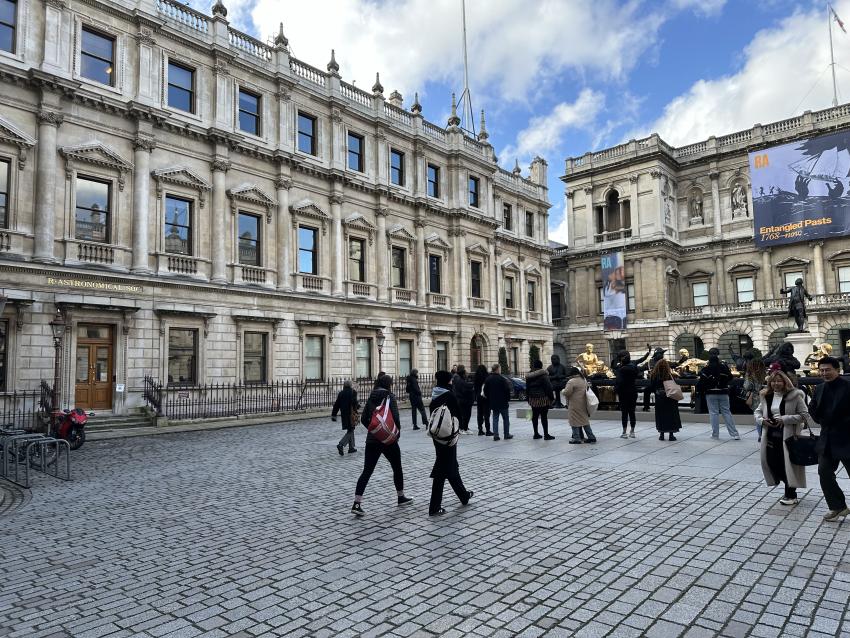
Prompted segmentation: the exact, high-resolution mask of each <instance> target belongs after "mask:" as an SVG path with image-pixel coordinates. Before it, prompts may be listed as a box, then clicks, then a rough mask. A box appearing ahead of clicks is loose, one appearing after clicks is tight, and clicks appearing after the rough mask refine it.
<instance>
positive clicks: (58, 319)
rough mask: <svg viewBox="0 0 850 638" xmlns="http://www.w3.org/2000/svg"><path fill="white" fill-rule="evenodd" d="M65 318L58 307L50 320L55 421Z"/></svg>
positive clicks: (59, 391) (54, 417) (59, 392)
mask: <svg viewBox="0 0 850 638" xmlns="http://www.w3.org/2000/svg"><path fill="white" fill-rule="evenodd" d="M65 327H66V326H65V319H64V317H63V316H62V311H61V310H59V309H58V308H57V309H56V315H55V316H54V317H53V321H51V322H50V330H51V331H52V332H53V349H54V355H53V412H52V414H51V418H52V420H53V421H54V422H55V420H56V415H57V413H58V412H59V398H60V396H61V388H60V386H59V377H60V373H59V363H60V361H61V358H62V337H63V336H64V335H65Z"/></svg>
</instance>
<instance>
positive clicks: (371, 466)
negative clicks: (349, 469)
mask: <svg viewBox="0 0 850 638" xmlns="http://www.w3.org/2000/svg"><path fill="white" fill-rule="evenodd" d="M382 454H383V455H384V456H386V457H387V460H388V461H389V462H390V465H391V466H392V468H393V482H394V483H395V489H396V491H397V492H398V493H399V494H400V493H402V492H403V491H404V474H403V473H402V471H401V448H400V447H399V446H398V441H396V442H395V443H393V444H392V445H384V444H383V443H381V442H380V441H376V440H375V439H366V452H365V454H364V459H363V472H362V474H360V478H359V479H357V488H356V489H355V490H354V495H355V496H363V492H365V491H366V485H367V484H368V483H369V479H370V478H372V472H374V471H375V466H376V465H377V464H378V460H379V459H380V458H381V455H382Z"/></svg>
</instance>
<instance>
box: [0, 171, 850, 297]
mask: <svg viewBox="0 0 850 638" xmlns="http://www.w3.org/2000/svg"><path fill="white" fill-rule="evenodd" d="M2 170H3V167H2V166H0V171H2ZM0 179H2V176H0ZM0 184H2V182H0ZM0 190H2V188H0ZM2 196H3V195H2V193H0V197H2ZM0 206H2V200H0ZM838 292H850V266H840V267H839V268H838Z"/></svg>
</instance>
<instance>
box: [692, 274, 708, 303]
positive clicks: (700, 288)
mask: <svg viewBox="0 0 850 638" xmlns="http://www.w3.org/2000/svg"><path fill="white" fill-rule="evenodd" d="M691 290H692V292H693V300H694V308H699V307H701V306H707V305H708V282H707V281H698V282H695V283H694V284H692V286H691Z"/></svg>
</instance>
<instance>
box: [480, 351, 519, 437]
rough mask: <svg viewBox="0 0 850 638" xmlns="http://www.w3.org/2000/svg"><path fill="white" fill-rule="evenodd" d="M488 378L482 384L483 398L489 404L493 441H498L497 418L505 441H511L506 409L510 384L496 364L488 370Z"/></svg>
mask: <svg viewBox="0 0 850 638" xmlns="http://www.w3.org/2000/svg"><path fill="white" fill-rule="evenodd" d="M490 371H491V372H490V376H489V377H487V380H486V381H485V382H484V396H485V397H487V401H489V402H490V412H491V413H492V415H493V440H494V441H498V440H499V417H501V418H502V422H503V423H504V424H505V440H506V441H507V440H508V439H512V438H514V437H513V434H511V418H510V415H509V414H508V407H509V406H510V404H511V389H512V388H511V382H510V381H508V379H507V378H505V377H503V376H502V366H500V365H499V364H498V363H495V364H493V367H492V368H490Z"/></svg>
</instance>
